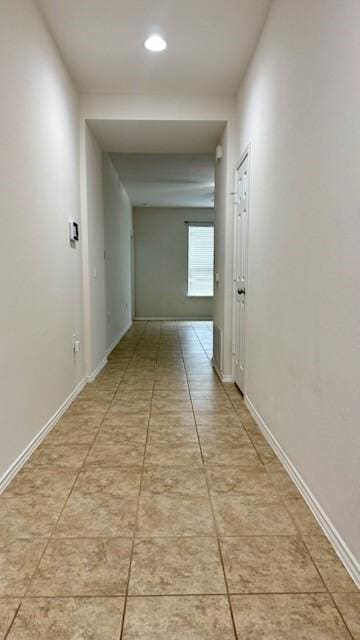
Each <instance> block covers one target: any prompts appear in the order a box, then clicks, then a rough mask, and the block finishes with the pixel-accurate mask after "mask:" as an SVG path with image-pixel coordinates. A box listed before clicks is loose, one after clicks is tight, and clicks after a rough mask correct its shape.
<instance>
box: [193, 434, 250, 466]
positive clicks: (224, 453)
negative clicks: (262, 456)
mask: <svg viewBox="0 0 360 640" xmlns="http://www.w3.org/2000/svg"><path fill="white" fill-rule="evenodd" d="M201 450H202V454H203V457H204V463H205V464H206V465H226V466H231V465H233V466H234V465H238V466H242V467H256V468H261V467H262V465H261V462H260V460H259V456H258V455H257V453H256V450H255V449H254V447H253V446H252V444H247V443H246V442H245V443H239V444H237V445H235V444H231V443H227V442H216V441H214V440H205V439H204V438H202V439H201Z"/></svg>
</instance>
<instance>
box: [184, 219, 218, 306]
mask: <svg viewBox="0 0 360 640" xmlns="http://www.w3.org/2000/svg"><path fill="white" fill-rule="evenodd" d="M188 295H189V296H199V297H201V296H213V295H214V225H210V224H207V225H201V224H194V225H193V224H191V223H190V224H189V225H188Z"/></svg>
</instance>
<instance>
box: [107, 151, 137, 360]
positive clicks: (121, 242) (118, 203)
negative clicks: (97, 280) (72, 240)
mask: <svg viewBox="0 0 360 640" xmlns="http://www.w3.org/2000/svg"><path fill="white" fill-rule="evenodd" d="M103 194H104V222H105V255H106V259H105V278H106V319H107V334H106V346H107V348H109V347H110V346H111V345H112V344H113V343H114V341H116V340H117V339H118V337H119V336H120V335H122V334H123V333H124V332H125V331H126V330H127V329H128V327H129V326H130V324H131V321H132V308H131V307H132V300H131V297H132V292H131V234H132V206H131V202H130V200H129V198H128V195H127V193H126V191H125V189H124V187H123V185H122V183H121V182H120V180H119V176H118V174H117V172H116V171H115V169H114V167H113V164H112V162H111V159H110V157H109V155H108V154H106V153H104V154H103Z"/></svg>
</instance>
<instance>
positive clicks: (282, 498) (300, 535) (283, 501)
mask: <svg viewBox="0 0 360 640" xmlns="http://www.w3.org/2000/svg"><path fill="white" fill-rule="evenodd" d="M230 401H231V404H232V405H233V407H234V409H235V411H236V407H235V405H234V403H233V401H232V398H230ZM244 428H245V430H246V432H247V433H248V431H247V429H246V425H244ZM248 435H249V438H250V440H251V441H252V438H251V435H250V434H249V433H248ZM253 446H254V447H255V449H256V445H255V444H254V443H253ZM275 456H276V454H275ZM259 457H260V456H259ZM260 459H261V458H260ZM276 459H277V460H279V458H278V457H277V456H276ZM261 462H262V465H263V467H264V470H265V472H266V473H267V476H268V478H269V481H270V482H272V484H273V486H274V488H275V491H276V493H277V495H278V497H279V499H280V502H281V504H282V505H283V507H284V509H285V511H286V513H287V514H288V516H289V518H290V520H291V522H292V524H293V525H294V528H295V530H296V538H298V539H300V540H301V542H302V544H303V546H304V547H305V549H306V551H307V555H308V556H309V559H310V560H311V564H312V566H313V568H314V569H315V571H316V573H317V575H318V577H319V579H320V581H321V583H322V585H323V587H324V591H322V592H313V593H324V594H326V595H328V596H329V598H330V600H331V601H332V603H333V605H334V608H335V610H336V611H337V613H338V614H339V616H340V618H341V620H342V622H343V624H344V625H345V628H346V629H347V631H348V633H349V634H350V637H351V638H352V639H353V634H352V633H351V631H350V629H349V627H348V625H347V623H346V621H345V618H344V616H343V614H342V613H341V611H340V609H339V607H338V605H337V603H336V600H335V598H334V597H333V593H332V592H331V591H330V589H329V587H328V586H327V584H326V582H325V580H324V578H323V576H322V574H321V572H320V570H319V568H318V566H317V564H316V562H315V560H314V558H313V555H312V553H311V551H310V549H309V548H308V545H307V544H306V540H305V538H306V535H305V536H304V535H303V533H302V531H301V528H300V526H299V525H298V523H297V522H296V520H295V518H294V517H293V515H292V513H291V512H290V510H289V508H288V506H287V504H286V499H285V498H286V496H285V495H283V494H282V493H281V491H280V489H278V488H277V487H276V485H275V484H274V482H273V481H272V478H271V476H270V474H269V472H268V471H267V469H266V466H267V465H266V464H264V463H263V461H262V460H261ZM282 468H283V470H284V471H285V473H287V472H286V469H285V468H284V467H282ZM287 475H288V474H287ZM289 477H290V476H289ZM299 497H300V498H302V496H301V495H300V494H299ZM282 593H283V592H281V593H279V594H278V595H281V594H282ZM289 593H290V594H292V592H289ZM298 593H299V592H297V593H296V595H298ZM305 593H306V592H305ZM310 593H311V592H310ZM233 595H235V594H233Z"/></svg>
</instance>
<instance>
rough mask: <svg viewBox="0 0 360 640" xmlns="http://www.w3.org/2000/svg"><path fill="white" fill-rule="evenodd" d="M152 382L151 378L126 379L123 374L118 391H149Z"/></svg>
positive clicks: (152, 384) (151, 387)
mask: <svg viewBox="0 0 360 640" xmlns="http://www.w3.org/2000/svg"><path fill="white" fill-rule="evenodd" d="M153 386H154V382H153V380H152V379H151V378H147V379H145V380H142V379H140V380H138V379H136V380H127V376H126V375H125V377H124V379H123V381H122V382H121V384H120V387H119V391H127V390H128V391H151V392H152V389H153Z"/></svg>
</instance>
